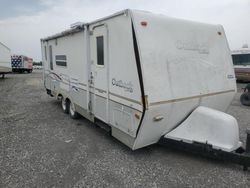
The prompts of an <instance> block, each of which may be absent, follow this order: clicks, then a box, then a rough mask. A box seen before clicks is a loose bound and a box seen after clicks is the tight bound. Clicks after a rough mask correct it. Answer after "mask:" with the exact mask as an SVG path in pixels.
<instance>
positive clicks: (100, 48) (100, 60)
mask: <svg viewBox="0 0 250 188" xmlns="http://www.w3.org/2000/svg"><path fill="white" fill-rule="evenodd" d="M96 48H97V65H101V66H104V43H103V36H98V37H96Z"/></svg>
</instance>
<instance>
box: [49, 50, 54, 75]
mask: <svg viewBox="0 0 250 188" xmlns="http://www.w3.org/2000/svg"><path fill="white" fill-rule="evenodd" d="M49 64H50V70H54V65H53V49H52V45H49Z"/></svg>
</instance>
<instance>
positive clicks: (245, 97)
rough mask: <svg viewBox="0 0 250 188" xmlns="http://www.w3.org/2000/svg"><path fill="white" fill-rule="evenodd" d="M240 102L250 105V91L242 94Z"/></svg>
mask: <svg viewBox="0 0 250 188" xmlns="http://www.w3.org/2000/svg"><path fill="white" fill-rule="evenodd" d="M240 102H241V104H243V105H246V106H250V93H249V92H245V93H243V94H242V95H241V96H240Z"/></svg>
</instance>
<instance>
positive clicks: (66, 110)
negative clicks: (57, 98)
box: [61, 97, 69, 114]
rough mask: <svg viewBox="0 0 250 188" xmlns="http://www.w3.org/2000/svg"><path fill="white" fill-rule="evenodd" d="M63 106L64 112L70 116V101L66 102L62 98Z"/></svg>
mask: <svg viewBox="0 0 250 188" xmlns="http://www.w3.org/2000/svg"><path fill="white" fill-rule="evenodd" d="M61 104H62V110H63V112H64V113H65V114H68V113H69V100H66V99H65V98H63V97H62V100H61Z"/></svg>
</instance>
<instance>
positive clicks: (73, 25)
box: [70, 22, 84, 29]
mask: <svg viewBox="0 0 250 188" xmlns="http://www.w3.org/2000/svg"><path fill="white" fill-rule="evenodd" d="M82 25H84V23H83V22H75V23H72V24H71V25H70V28H71V29H75V28H78V27H82Z"/></svg>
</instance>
